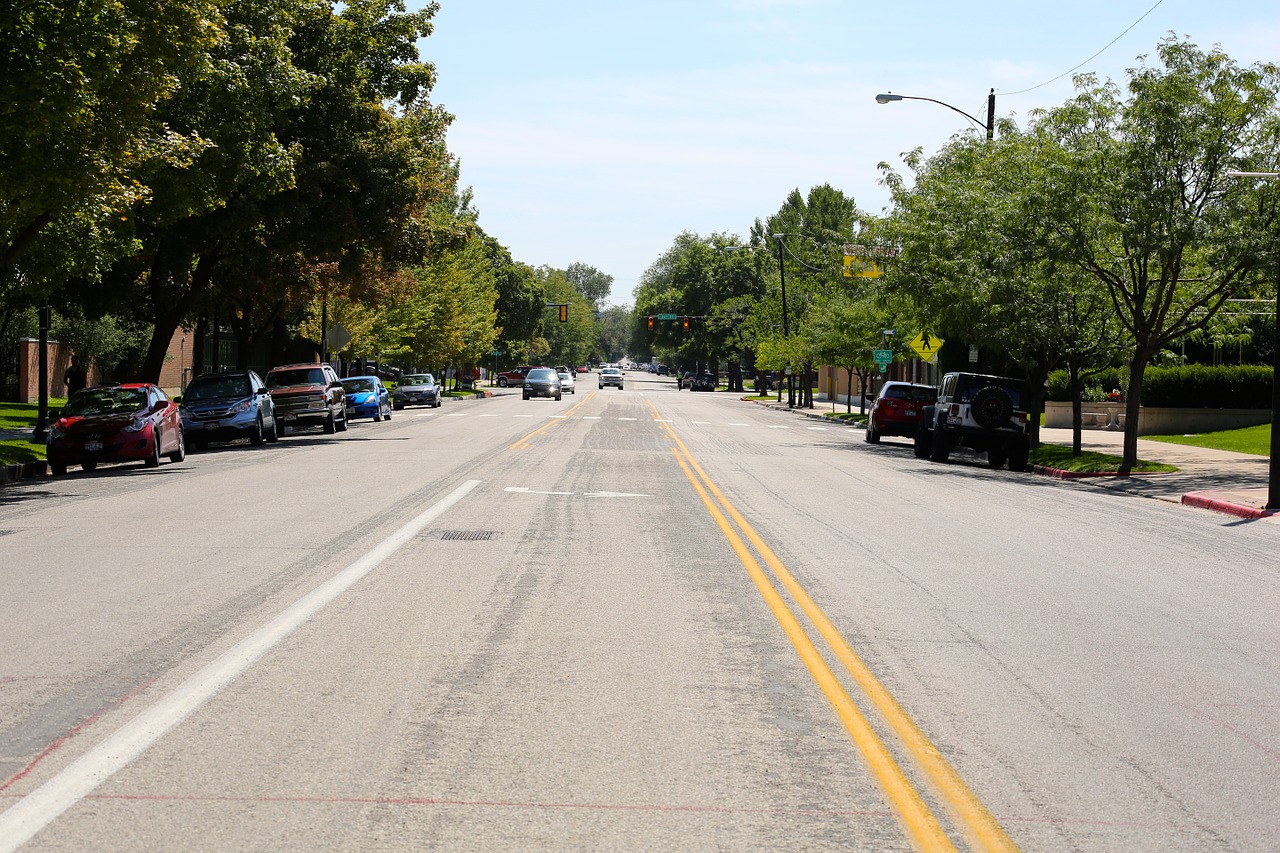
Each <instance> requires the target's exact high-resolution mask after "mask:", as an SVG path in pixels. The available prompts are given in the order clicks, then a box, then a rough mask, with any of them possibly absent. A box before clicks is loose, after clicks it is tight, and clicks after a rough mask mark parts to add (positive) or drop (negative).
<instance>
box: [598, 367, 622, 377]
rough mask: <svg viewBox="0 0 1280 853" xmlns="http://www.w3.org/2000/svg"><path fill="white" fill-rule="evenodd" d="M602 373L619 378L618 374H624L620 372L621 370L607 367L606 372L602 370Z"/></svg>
mask: <svg viewBox="0 0 1280 853" xmlns="http://www.w3.org/2000/svg"><path fill="white" fill-rule="evenodd" d="M600 372H601V373H608V374H610V375H613V376H617V375H618V374H621V373H622V371H621V370H619V369H618V368H616V367H606V368H605V369H604V370H602V371H600Z"/></svg>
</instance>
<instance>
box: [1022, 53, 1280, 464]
mask: <svg viewBox="0 0 1280 853" xmlns="http://www.w3.org/2000/svg"><path fill="white" fill-rule="evenodd" d="M1157 58H1158V64H1151V65H1148V64H1146V63H1145V62H1144V63H1143V64H1142V65H1141V66H1140V67H1138V68H1136V69H1133V70H1131V71H1130V73H1129V83H1128V97H1127V98H1123V97H1122V96H1121V93H1120V91H1119V90H1118V88H1117V87H1116V86H1114V85H1111V84H1105V85H1099V84H1098V83H1097V82H1096V81H1095V80H1094V79H1093V78H1091V77H1082V78H1079V80H1078V86H1079V87H1080V89H1081V91H1080V94H1079V95H1078V96H1077V97H1076V98H1075V99H1074V100H1072V101H1070V102H1069V103H1067V104H1066V105H1064V106H1063V107H1060V108H1058V109H1055V110H1050V111H1048V112H1047V113H1045V114H1044V115H1043V116H1041V117H1040V118H1039V120H1038V121H1037V123H1036V127H1035V128H1034V132H1036V133H1037V134H1038V137H1039V139H1040V140H1041V141H1042V144H1044V145H1045V146H1046V147H1049V148H1050V149H1051V150H1053V151H1054V152H1055V155H1056V156H1054V157H1053V158H1052V161H1051V162H1052V163H1053V166H1052V175H1051V179H1050V180H1047V181H1045V182H1044V183H1043V184H1041V185H1040V191H1039V194H1038V195H1037V196H1036V197H1035V198H1033V199H1031V201H1032V203H1033V209H1032V214H1033V215H1034V216H1035V218H1036V220H1037V221H1038V222H1040V223H1042V224H1043V226H1044V235H1043V236H1044V240H1045V242H1046V245H1048V246H1051V247H1052V248H1053V249H1054V251H1055V252H1056V254H1057V256H1058V258H1059V259H1060V260H1061V261H1062V262H1065V263H1070V264H1073V265H1075V266H1076V267H1078V268H1079V269H1080V270H1082V271H1084V272H1086V273H1087V274H1089V275H1090V276H1093V277H1094V278H1096V279H1097V280H1098V281H1100V282H1102V283H1103V284H1104V285H1105V286H1106V288H1107V289H1108V292H1109V294H1110V297H1111V301H1112V303H1113V306H1114V308H1115V311H1116V315H1117V316H1118V317H1119V319H1120V322H1121V323H1122V324H1123V325H1124V327H1125V330H1126V331H1127V333H1128V334H1129V336H1130V337H1131V338H1132V341H1133V348H1132V350H1131V351H1130V354H1129V357H1128V359H1127V361H1128V371H1129V387H1128V397H1127V408H1126V413H1127V418H1126V422H1125V441H1124V457H1123V462H1122V470H1125V471H1128V470H1130V469H1131V468H1132V466H1133V464H1134V463H1135V462H1136V460H1137V438H1138V432H1137V430H1138V417H1139V407H1140V406H1141V400H1142V380H1143V372H1144V370H1145V368H1146V366H1147V364H1148V363H1150V361H1151V359H1152V358H1154V357H1155V356H1156V355H1157V354H1158V353H1159V352H1160V351H1161V350H1162V349H1164V348H1166V347H1169V346H1170V345H1172V344H1173V343H1174V342H1175V341H1177V340H1179V339H1180V338H1182V337H1184V336H1186V335H1188V334H1190V333H1192V332H1195V331H1197V330H1199V329H1202V328H1204V326H1205V325H1206V324H1207V323H1208V322H1210V319H1211V318H1212V317H1213V315H1214V314H1215V313H1217V311H1218V310H1219V309H1220V308H1221V307H1222V306H1223V304H1224V303H1225V301H1226V300H1227V299H1229V298H1231V297H1233V296H1235V295H1238V294H1240V295H1243V294H1244V293H1245V292H1247V291H1248V290H1249V289H1250V286H1251V284H1252V283H1254V282H1256V280H1257V278H1258V274H1259V272H1261V270H1262V269H1263V268H1264V267H1263V265H1262V263H1261V261H1262V259H1264V258H1267V257H1268V256H1269V255H1270V253H1271V248H1270V246H1271V244H1272V243H1273V242H1274V238H1273V236H1272V235H1273V234H1274V230H1275V226H1276V222H1277V212H1278V208H1277V203H1276V202H1277V194H1276V192H1275V190H1274V188H1266V189H1261V190H1259V189H1254V188H1252V187H1251V186H1249V185H1248V184H1246V183H1244V182H1241V181H1238V180H1236V179H1234V178H1232V177H1230V176H1228V175H1227V172H1228V171H1229V170H1232V169H1237V168H1242V167H1243V168H1249V167H1253V168H1262V167H1274V165H1275V163H1274V156H1275V151H1276V150H1277V147H1280V121H1278V119H1277V112H1276V95H1277V91H1280V70H1278V69H1277V66H1275V65H1272V64H1259V65H1255V66H1252V67H1249V68H1241V67H1240V66H1239V65H1237V64H1236V63H1235V62H1233V61H1232V60H1231V59H1230V58H1229V57H1228V56H1226V55H1225V54H1223V53H1222V52H1221V51H1219V50H1216V49H1215V50H1210V51H1203V50H1201V49H1199V48H1197V47H1196V46H1195V45H1194V44H1191V43H1190V42H1187V41H1185V40H1180V39H1176V38H1172V37H1171V38H1169V39H1166V40H1165V41H1163V42H1161V44H1160V45H1159V47H1158V49H1157ZM1265 268H1269V269H1274V266H1273V265H1272V264H1271V263H1268V264H1266V266H1265Z"/></svg>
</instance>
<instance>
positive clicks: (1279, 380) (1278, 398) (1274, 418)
mask: <svg viewBox="0 0 1280 853" xmlns="http://www.w3.org/2000/svg"><path fill="white" fill-rule="evenodd" d="M1227 176H1228V177H1231V178H1264V179H1267V180H1276V179H1277V178H1280V172H1237V171H1229V172H1227ZM1272 346H1273V347H1274V348H1273V349H1272V351H1271V372H1272V377H1271V459H1270V460H1269V463H1268V466H1267V506H1266V508H1267V509H1270V510H1280V429H1277V428H1276V427H1277V425H1278V424H1280V255H1277V257H1276V317H1275V334H1274V337H1273V339H1272Z"/></svg>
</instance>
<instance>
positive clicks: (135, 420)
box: [45, 383, 187, 474]
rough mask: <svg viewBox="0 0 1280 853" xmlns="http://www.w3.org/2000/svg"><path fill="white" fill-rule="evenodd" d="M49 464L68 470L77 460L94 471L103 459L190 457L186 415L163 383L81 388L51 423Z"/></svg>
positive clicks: (152, 462)
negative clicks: (184, 431)
mask: <svg viewBox="0 0 1280 853" xmlns="http://www.w3.org/2000/svg"><path fill="white" fill-rule="evenodd" d="M45 455H46V457H47V458H48V460H49V469H50V470H51V471H53V473H55V474H65V473H67V466H68V465H75V464H78V465H79V466H80V467H81V468H83V469H84V470H85V471H92V470H94V469H95V468H97V467H98V463H100V462H132V461H138V460H141V461H142V462H144V463H146V465H147V467H148V468H154V467H156V466H158V465H159V464H160V457H161V456H168V457H169V459H171V460H172V461H174V462H181V461H182V460H183V459H185V458H186V455H187V451H186V444H185V442H184V440H183V437H182V415H181V414H180V413H179V411H178V406H177V404H176V403H174V402H173V401H172V400H170V399H169V395H167V394H165V393H164V391H163V390H161V388H160V387H159V386H158V385H151V384H149V383H137V384H130V385H104V386H101V387H97V388H86V389H84V390H83V391H77V392H76V393H75V394H73V395H72V397H71V399H70V400H68V401H67V405H66V406H65V407H64V408H63V410H62V412H61V415H60V416H59V417H58V419H57V420H56V421H54V422H53V424H52V425H51V426H50V427H49V439H48V445H47V447H46V454H45Z"/></svg>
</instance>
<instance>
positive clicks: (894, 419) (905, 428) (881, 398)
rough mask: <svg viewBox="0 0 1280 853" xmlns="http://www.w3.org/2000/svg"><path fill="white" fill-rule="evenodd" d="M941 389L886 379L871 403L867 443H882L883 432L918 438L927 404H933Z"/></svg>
mask: <svg viewBox="0 0 1280 853" xmlns="http://www.w3.org/2000/svg"><path fill="white" fill-rule="evenodd" d="M937 398H938V389H937V388H935V387H933V386H932V385H913V384H911V383H910V382H886V383H884V386H883V387H881V389H880V393H879V394H877V395H876V398H875V400H874V401H873V402H872V403H871V414H870V415H869V416H868V417H867V431H866V433H865V434H864V436H863V437H864V438H865V439H866V441H867V443H868V444H879V443H880V436H882V435H902V436H907V437H908V438H913V437H915V434H916V429H917V428H918V427H919V426H920V418H921V415H922V414H923V413H924V407H925V406H930V405H933V401H934V400H936V399H937Z"/></svg>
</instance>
